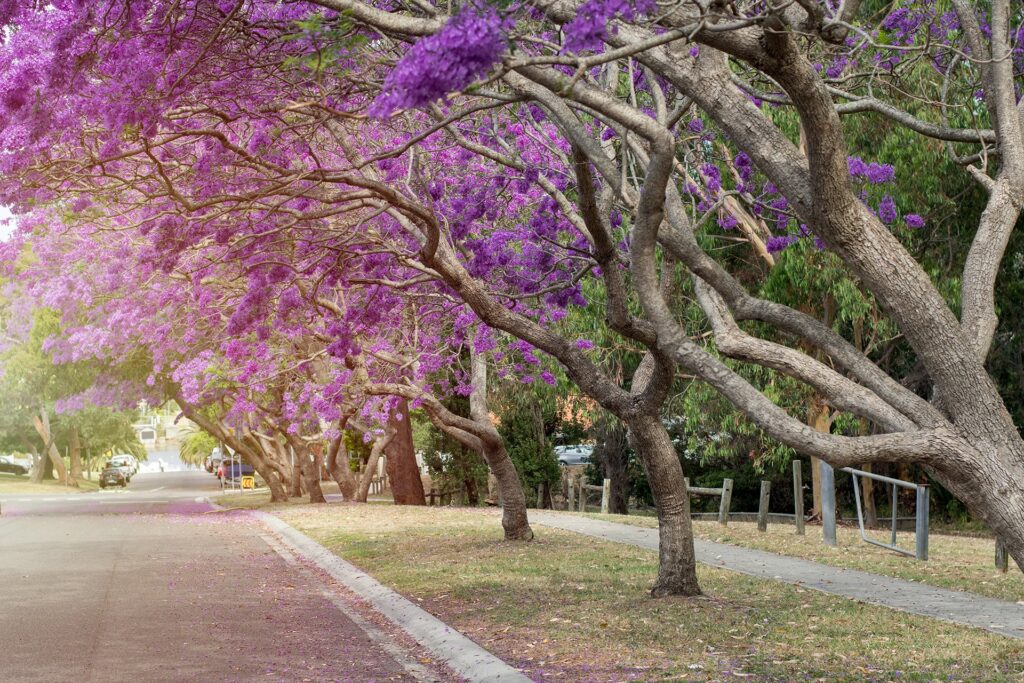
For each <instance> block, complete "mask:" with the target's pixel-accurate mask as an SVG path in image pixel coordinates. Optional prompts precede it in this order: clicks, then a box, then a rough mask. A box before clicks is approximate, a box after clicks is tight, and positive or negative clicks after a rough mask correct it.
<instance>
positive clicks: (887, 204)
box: [878, 195, 896, 225]
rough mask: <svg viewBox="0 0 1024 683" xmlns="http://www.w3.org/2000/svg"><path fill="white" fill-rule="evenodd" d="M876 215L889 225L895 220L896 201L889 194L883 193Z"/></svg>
mask: <svg viewBox="0 0 1024 683" xmlns="http://www.w3.org/2000/svg"><path fill="white" fill-rule="evenodd" d="M878 217H879V218H881V219H882V222H883V223H885V224H886V225H889V224H890V223H892V222H893V221H895V220H896V202H895V201H894V200H893V198H892V196H891V195H885V197H883V198H882V201H881V203H880V204H879V205H878Z"/></svg>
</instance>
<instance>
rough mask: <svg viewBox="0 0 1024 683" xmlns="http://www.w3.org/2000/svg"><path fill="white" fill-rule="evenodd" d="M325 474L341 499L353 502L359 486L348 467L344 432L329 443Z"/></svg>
mask: <svg viewBox="0 0 1024 683" xmlns="http://www.w3.org/2000/svg"><path fill="white" fill-rule="evenodd" d="M327 472H328V473H330V475H331V479H333V480H334V483H335V484H337V485H338V490H339V491H341V497H342V499H343V500H346V501H353V500H355V498H356V491H357V490H358V488H359V484H358V482H357V481H356V478H355V476H354V475H353V474H352V468H351V467H349V456H348V449H347V448H345V432H344V430H342V432H341V433H340V434H339V435H338V438H336V439H335V440H334V441H332V442H331V447H330V448H329V449H328V450H327Z"/></svg>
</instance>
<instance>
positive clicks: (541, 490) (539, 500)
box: [537, 483, 544, 510]
mask: <svg viewBox="0 0 1024 683" xmlns="http://www.w3.org/2000/svg"><path fill="white" fill-rule="evenodd" d="M543 496H544V484H543V483H541V484H537V509H538V510H540V509H541V508H543V507H544V498H543Z"/></svg>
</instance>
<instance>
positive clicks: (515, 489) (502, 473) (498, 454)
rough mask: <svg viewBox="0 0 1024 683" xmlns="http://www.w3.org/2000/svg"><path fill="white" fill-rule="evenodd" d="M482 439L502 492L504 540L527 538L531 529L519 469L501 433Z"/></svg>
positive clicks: (485, 457)
mask: <svg viewBox="0 0 1024 683" xmlns="http://www.w3.org/2000/svg"><path fill="white" fill-rule="evenodd" d="M495 436H496V437H497V438H495V439H489V440H486V441H483V456H484V460H486V461H487V465H488V467H490V468H491V472H493V473H494V478H495V479H496V480H497V482H498V491H499V492H500V496H501V526H502V528H503V529H504V530H505V540H509V541H529V540H532V539H533V529H531V528H530V520H529V518H528V517H527V512H526V494H525V493H523V484H522V482H521V481H520V480H519V472H517V471H516V466H515V465H514V464H513V463H512V458H510V457H509V456H508V451H506V450H505V444H504V443H503V442H502V440H501V437H498V436H497V434H495Z"/></svg>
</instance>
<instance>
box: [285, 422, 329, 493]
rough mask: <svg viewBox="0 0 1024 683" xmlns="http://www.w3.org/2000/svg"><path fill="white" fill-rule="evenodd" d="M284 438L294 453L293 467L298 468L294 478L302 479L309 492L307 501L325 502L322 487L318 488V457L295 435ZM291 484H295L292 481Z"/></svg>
mask: <svg viewBox="0 0 1024 683" xmlns="http://www.w3.org/2000/svg"><path fill="white" fill-rule="evenodd" d="M286 438H287V439H288V443H289V445H291V447H292V452H293V453H294V454H295V467H296V468H297V469H298V472H297V473H296V474H297V475H298V476H296V477H295V478H296V479H301V480H302V483H303V485H304V487H305V489H306V491H308V492H309V502H310V503H326V502H327V499H326V498H324V492H323V489H321V488H320V459H319V458H317V457H316V454H315V453H314V452H313V451H312V449H311V448H310V446H309V445H308V444H306V443H304V442H303V441H302V440H301V439H299V438H298V437H297V436H294V435H292V434H288V435H287V437H286ZM293 476H294V475H293ZM292 486H293V487H294V486H295V482H294V481H293V482H292ZM293 490H294V488H293Z"/></svg>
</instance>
